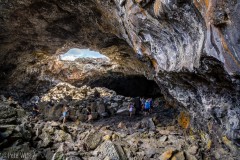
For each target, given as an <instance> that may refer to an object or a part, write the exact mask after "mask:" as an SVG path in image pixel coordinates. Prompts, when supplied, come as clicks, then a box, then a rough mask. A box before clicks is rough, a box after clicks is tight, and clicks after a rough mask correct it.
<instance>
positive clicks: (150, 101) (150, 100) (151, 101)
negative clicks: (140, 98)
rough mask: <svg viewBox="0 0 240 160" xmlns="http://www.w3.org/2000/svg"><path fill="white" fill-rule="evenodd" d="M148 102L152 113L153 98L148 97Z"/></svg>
mask: <svg viewBox="0 0 240 160" xmlns="http://www.w3.org/2000/svg"><path fill="white" fill-rule="evenodd" d="M148 100H149V103H150V108H149V112H150V113H152V110H153V100H152V98H149V99H148Z"/></svg>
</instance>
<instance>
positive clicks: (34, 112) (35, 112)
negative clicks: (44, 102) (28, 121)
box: [32, 104, 40, 119]
mask: <svg viewBox="0 0 240 160" xmlns="http://www.w3.org/2000/svg"><path fill="white" fill-rule="evenodd" d="M39 114H40V112H39V109H38V106H37V105H36V104H34V105H33V110H32V116H33V118H34V119H36V118H37V115H39Z"/></svg>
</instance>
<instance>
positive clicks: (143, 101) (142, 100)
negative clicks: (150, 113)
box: [141, 97, 146, 110]
mask: <svg viewBox="0 0 240 160" xmlns="http://www.w3.org/2000/svg"><path fill="white" fill-rule="evenodd" d="M145 102H146V100H145V99H144V97H143V98H141V105H142V110H144V109H145Z"/></svg>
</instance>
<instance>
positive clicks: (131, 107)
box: [128, 103, 134, 117]
mask: <svg viewBox="0 0 240 160" xmlns="http://www.w3.org/2000/svg"><path fill="white" fill-rule="evenodd" d="M133 108H134V105H133V103H130V104H129V106H128V109H129V116H130V117H132V114H133Z"/></svg>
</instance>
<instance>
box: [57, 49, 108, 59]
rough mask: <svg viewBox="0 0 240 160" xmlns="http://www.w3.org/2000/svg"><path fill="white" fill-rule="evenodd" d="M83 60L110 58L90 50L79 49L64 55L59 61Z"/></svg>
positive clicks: (71, 50)
mask: <svg viewBox="0 0 240 160" xmlns="http://www.w3.org/2000/svg"><path fill="white" fill-rule="evenodd" d="M83 58H90V59H106V60H108V59H109V58H108V57H106V56H104V55H102V54H101V53H99V52H96V51H91V50H90V49H78V48H72V49H70V50H69V51H68V52H67V53H64V54H62V55H60V56H59V59H60V60H62V61H75V60H76V59H83Z"/></svg>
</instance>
